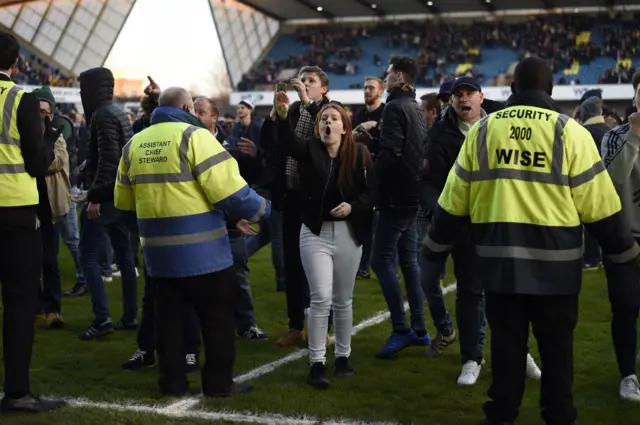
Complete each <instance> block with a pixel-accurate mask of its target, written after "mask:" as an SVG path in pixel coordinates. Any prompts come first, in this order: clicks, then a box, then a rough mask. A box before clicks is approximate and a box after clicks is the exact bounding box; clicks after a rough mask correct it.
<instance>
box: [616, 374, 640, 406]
mask: <svg viewBox="0 0 640 425" xmlns="http://www.w3.org/2000/svg"><path fill="white" fill-rule="evenodd" d="M618 394H620V397H622V398H623V399H624V400H629V401H640V383H638V377H637V376H636V375H629V376H627V377H626V378H624V379H623V380H622V382H620V391H618Z"/></svg>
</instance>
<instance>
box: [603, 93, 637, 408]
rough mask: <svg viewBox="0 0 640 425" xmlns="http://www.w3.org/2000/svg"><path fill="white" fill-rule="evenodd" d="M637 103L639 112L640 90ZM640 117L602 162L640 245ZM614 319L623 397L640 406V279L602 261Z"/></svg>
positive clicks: (608, 138) (614, 139)
mask: <svg viewBox="0 0 640 425" xmlns="http://www.w3.org/2000/svg"><path fill="white" fill-rule="evenodd" d="M634 103H635V106H636V109H637V110H638V111H640V87H637V88H636V93H635V99H634ZM639 152H640V113H638V112H636V113H634V114H631V115H630V116H629V120H628V122H627V123H626V124H622V125H620V126H618V127H616V128H614V129H613V130H611V131H609V132H608V133H607V134H606V135H605V136H604V139H603V140H602V158H603V159H604V164H605V166H606V167H607V170H608V171H609V174H610V175H611V179H612V180H613V182H614V183H615V185H616V190H617V191H618V195H619V196H620V200H621V201H622V213H623V215H624V216H625V218H626V219H627V220H628V221H629V224H630V226H631V230H632V232H633V235H634V236H635V238H636V240H638V241H640V157H639V155H638V154H639ZM603 262H604V267H605V272H606V274H607V284H608V290H609V301H610V302H611V311H612V313H613V318H612V320H611V336H612V339H613V346H614V349H615V352H616V358H617V361H618V368H619V370H620V375H621V377H622V382H621V383H620V390H619V394H620V397H622V398H623V399H626V400H632V401H636V402H640V383H638V378H637V376H636V370H635V369H636V365H635V357H636V345H637V339H638V331H637V320H638V313H639V312H640V275H639V274H638V271H637V270H635V269H633V268H631V267H630V266H623V265H617V264H614V263H612V262H611V260H609V259H608V258H607V257H606V256H605V257H604V258H603Z"/></svg>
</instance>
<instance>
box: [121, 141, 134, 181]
mask: <svg viewBox="0 0 640 425" xmlns="http://www.w3.org/2000/svg"><path fill="white" fill-rule="evenodd" d="M132 141H133V138H132V139H131V140H129V141H128V142H127V143H126V144H125V145H124V148H122V161H123V162H124V172H125V174H129V170H130V169H131V157H130V156H129V151H130V150H131V142H132Z"/></svg>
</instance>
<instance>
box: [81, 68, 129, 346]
mask: <svg viewBox="0 0 640 425" xmlns="http://www.w3.org/2000/svg"><path fill="white" fill-rule="evenodd" d="M113 88H114V78H113V74H112V73H111V71H110V70H109V69H107V68H92V69H89V70H87V71H85V72H83V73H82V74H80V96H81V98H82V106H83V108H84V111H85V115H86V118H87V124H88V125H89V145H88V155H87V164H86V177H85V188H86V189H87V190H86V191H84V192H82V193H80V194H79V195H78V196H77V197H75V199H74V200H75V201H76V202H81V203H85V202H86V203H87V204H86V205H83V208H82V212H81V215H80V223H81V227H82V232H81V235H80V264H81V266H82V270H83V272H84V277H85V279H86V281H87V287H88V288H89V293H90V294H91V302H92V306H93V314H94V321H93V323H92V324H91V326H89V328H88V329H87V330H86V331H85V332H83V333H82V334H81V335H80V339H83V340H92V339H95V338H99V337H103V336H105V335H107V334H110V333H112V332H113V331H114V330H121V329H125V330H136V329H137V327H138V322H137V317H138V306H137V297H138V294H137V286H138V279H137V276H136V269H135V266H134V262H133V253H132V252H131V243H130V240H129V235H130V232H129V229H128V227H127V225H126V224H125V222H124V218H123V216H122V215H121V213H120V212H119V211H118V210H117V209H116V208H115V206H114V205H113V193H114V192H113V191H114V187H115V182H116V174H117V172H118V164H119V163H120V157H121V155H122V148H123V147H124V145H125V144H126V143H127V142H128V141H129V139H131V137H132V136H133V131H132V128H131V122H130V121H129V117H128V116H127V114H126V113H125V111H124V110H123V109H122V108H120V107H118V106H117V105H116V104H114V103H113ZM105 232H108V234H109V238H110V239H111V244H112V246H113V249H114V253H115V258H116V262H117V263H118V267H119V269H120V271H121V273H122V292H123V294H122V298H123V315H122V319H121V320H120V321H119V322H117V323H115V324H114V323H113V322H112V321H111V315H110V313H109V306H108V303H107V293H106V291H105V288H104V282H103V280H102V275H101V273H100V266H99V265H98V255H99V254H98V253H99V250H100V244H101V243H103V241H104V234H105Z"/></svg>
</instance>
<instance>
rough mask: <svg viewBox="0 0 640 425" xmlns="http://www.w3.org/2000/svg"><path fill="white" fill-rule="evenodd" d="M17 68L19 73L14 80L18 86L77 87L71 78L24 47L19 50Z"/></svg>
mask: <svg viewBox="0 0 640 425" xmlns="http://www.w3.org/2000/svg"><path fill="white" fill-rule="evenodd" d="M18 68H19V70H20V72H19V73H18V75H17V76H16V78H15V81H16V83H18V84H24V85H34V86H44V85H50V86H59V87H75V86H77V82H76V81H75V79H74V78H73V77H69V76H66V75H64V74H62V73H61V72H60V70H59V69H57V68H56V67H55V66H53V65H51V64H49V63H47V62H46V61H45V60H43V59H42V58H40V57H38V56H37V55H36V54H34V53H32V52H30V51H29V50H27V49H25V48H24V47H21V48H20V60H19V62H18Z"/></svg>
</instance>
